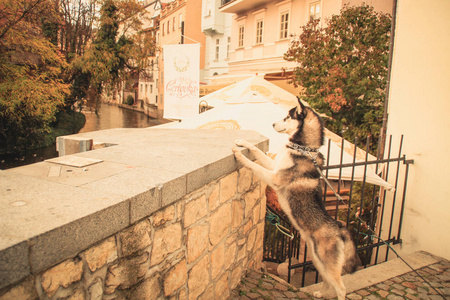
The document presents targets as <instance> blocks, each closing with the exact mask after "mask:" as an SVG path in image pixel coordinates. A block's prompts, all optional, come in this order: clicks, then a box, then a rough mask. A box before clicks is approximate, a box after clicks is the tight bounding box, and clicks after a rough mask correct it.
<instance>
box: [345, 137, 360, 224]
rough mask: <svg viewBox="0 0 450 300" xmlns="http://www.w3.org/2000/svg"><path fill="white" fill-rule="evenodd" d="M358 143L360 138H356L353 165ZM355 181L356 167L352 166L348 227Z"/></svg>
mask: <svg viewBox="0 0 450 300" xmlns="http://www.w3.org/2000/svg"><path fill="white" fill-rule="evenodd" d="M357 142H358V138H355V144H354V150H353V163H355V162H356V150H357V147H356V143H357ZM354 179H355V166H354V165H353V166H352V179H351V180H350V193H349V197H348V210H347V227H348V225H349V224H350V211H352V196H353V183H354Z"/></svg>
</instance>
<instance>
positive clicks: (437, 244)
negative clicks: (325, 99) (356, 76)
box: [387, 0, 450, 259]
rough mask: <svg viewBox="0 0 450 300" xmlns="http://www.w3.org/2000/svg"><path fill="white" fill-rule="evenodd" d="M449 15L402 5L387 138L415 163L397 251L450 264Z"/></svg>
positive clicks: (427, 6)
mask: <svg viewBox="0 0 450 300" xmlns="http://www.w3.org/2000/svg"><path fill="white" fill-rule="evenodd" d="M449 13H450V2H449V1H446V0H436V1H432V2H429V1H426V0H399V1H398V5H397V16H396V28H395V41H394V51H393V61H392V72H391V74H392V75H391V78H390V92H389V102H388V103H389V108H388V113H389V115H388V123H387V130H388V136H389V135H392V136H393V140H399V139H400V137H401V136H403V140H404V142H403V152H404V153H405V154H406V155H407V157H408V158H409V159H413V160H414V164H413V165H412V166H411V168H410V176H409V178H408V190H407V194H406V203H405V210H404V211H405V215H404V223H403V227H402V239H403V244H402V249H399V251H400V250H401V251H402V252H406V253H411V252H414V251H418V250H423V251H427V252H430V253H433V254H434V255H438V256H442V257H444V258H446V259H450V239H449V238H448V236H447V234H446V232H447V229H446V228H449V227H450V218H449V209H450V207H449V206H450V205H449V201H448V195H449V193H450V188H449V184H448V182H447V179H448V173H447V172H448V170H449V168H450V159H449V149H450V138H449V136H450V135H449V132H448V131H449V130H450V119H449V117H448V112H449V110H450V102H449V101H448V99H449V97H450V85H449V84H448V82H449V81H450V78H449V74H448V70H449V68H450V56H449V52H450V39H448V37H449V36H450V19H449V18H448V15H449ZM444 37H447V38H444ZM412 49H414V50H412ZM402 167H404V166H402Z"/></svg>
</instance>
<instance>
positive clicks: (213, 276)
mask: <svg viewBox="0 0 450 300" xmlns="http://www.w3.org/2000/svg"><path fill="white" fill-rule="evenodd" d="M187 133H189V134H192V136H193V137H194V136H196V137H197V139H194V140H195V142H196V143H199V142H201V139H205V135H204V134H203V136H202V135H201V134H199V133H198V132H197V131H187V132H183V134H182V135H180V137H182V138H183V139H185V138H186V134H187ZM208 134H211V133H208ZM217 134H219V135H220V132H219V131H217ZM225 135H226V138H225V139H224V138H223V136H221V137H220V136H219V137H217V140H221V141H224V140H225V144H226V145H220V147H222V148H223V149H225V147H227V148H228V151H229V152H225V151H223V153H226V155H225V157H220V156H219V157H217V155H216V158H217V161H218V166H221V167H220V168H221V170H222V172H221V173H222V174H221V175H217V174H220V172H219V171H218V170H215V171H213V172H211V173H210V176H209V180H206V179H205V178H196V179H195V180H192V182H207V183H206V184H203V185H201V186H200V187H198V188H196V189H194V190H192V191H189V190H190V188H189V187H188V185H189V184H188V185H186V183H184V190H185V194H184V195H183V196H181V197H179V198H177V199H173V200H169V198H168V199H167V200H166V201H164V199H163V197H164V196H163V194H164V193H166V195H179V194H180V191H179V185H177V184H176V183H179V182H180V181H181V180H180V179H178V178H175V179H174V178H172V177H170V182H169V184H168V185H166V184H164V183H158V185H157V187H156V190H154V189H151V186H150V187H146V188H147V189H149V188H150V189H149V190H150V191H151V192H150V194H148V196H147V197H143V198H142V196H141V198H139V197H138V196H139V195H142V194H143V193H144V194H146V193H149V192H146V191H142V190H139V192H137V193H136V194H137V195H136V194H131V195H127V196H128V197H130V198H131V199H137V198H138V199H139V204H140V205H139V206H137V207H142V210H147V213H146V212H145V211H140V212H130V211H128V215H127V217H128V222H129V225H128V226H123V227H122V228H120V229H119V230H116V231H115V232H113V233H112V234H108V235H106V236H104V237H102V238H100V239H98V240H97V241H95V242H93V243H91V244H90V245H88V246H87V247H84V248H83V249H81V250H77V251H76V252H74V251H72V253H73V254H72V255H65V257H64V258H62V259H59V260H58V261H57V262H55V263H52V264H51V265H48V266H45V265H44V264H43V263H42V264H40V265H39V266H40V268H39V269H36V268H35V267H33V264H29V265H28V266H26V265H25V266H24V267H21V268H24V271H22V273H20V274H19V275H18V276H16V277H14V278H16V279H14V278H11V277H8V276H7V274H5V273H6V272H4V271H3V270H4V269H5V268H7V267H8V262H4V261H3V258H4V257H8V256H12V257H14V255H13V254H12V253H11V250H10V249H11V247H10V248H7V249H5V250H3V251H2V252H1V253H0V278H2V279H5V280H9V281H10V282H9V283H7V284H6V285H5V283H4V282H3V283H2V284H3V285H5V286H3V287H2V289H1V290H0V300H6V299H208V300H209V299H229V298H230V297H231V292H232V290H233V289H234V288H235V287H236V286H237V285H238V284H239V282H240V280H241V278H242V277H243V276H245V274H246V272H247V270H259V269H260V268H261V264H262V256H263V236H264V215H265V205H266V199H265V193H264V191H265V185H264V184H263V183H262V182H261V181H260V180H259V179H258V178H256V177H254V176H253V174H252V173H251V172H249V170H246V169H238V168H237V165H236V164H235V162H234V160H230V158H232V153H231V146H232V141H233V140H234V139H236V138H245V134H244V133H239V135H241V136H240V137H237V136H233V134H231V135H230V133H225ZM234 135H236V134H234ZM242 135H244V136H242ZM247 135H249V136H248V137H247V138H248V139H252V138H253V140H254V141H255V144H257V145H259V147H261V148H263V150H266V149H264V148H265V147H267V141H266V140H264V139H263V138H261V137H260V136H256V138H255V136H254V135H253V136H252V135H251V134H249V133H247ZM198 138H200V141H199V140H198ZM108 142H109V141H108ZM113 142H117V140H116V141H113ZM118 144H119V145H120V142H119V143H118ZM111 148H114V147H111ZM105 150H108V149H107V148H106V149H102V151H105ZM206 150H208V151H209V152H211V149H206ZM115 151H117V149H116V150H115ZM208 151H206V152H205V153H207V152H208ZM95 152H96V151H91V152H85V153H83V155H85V154H86V155H89V153H91V154H92V156H93V157H95V158H97V159H98V158H99V157H98V155H95ZM197 155H198V154H197ZM205 155H207V154H205ZM92 156H91V157H92ZM104 157H106V156H104ZM197 157H198V156H197ZM100 159H101V158H100ZM167 159H170V157H168V158H167ZM202 159H203V161H206V158H205V157H204V156H203V157H202ZM223 161H226V162H227V164H230V163H231V164H232V166H231V167H230V166H224V165H223ZM116 163H117V162H116ZM191 163H192V161H191ZM159 164H161V162H159ZM194 165H195V163H194ZM205 165H206V166H202V165H201V164H200V168H203V167H207V168H208V169H210V168H211V167H214V164H213V163H212V162H208V163H206V164H205ZM144 168H145V166H144ZM183 168H185V170H184V171H183V173H184V172H186V173H187V174H204V172H198V168H199V166H198V165H197V166H195V167H194V168H193V169H192V170H189V169H187V167H186V166H183ZM141 171H142V170H141ZM15 172H16V173H18V171H17V170H16V171H15ZM180 173H182V172H180ZM140 174H142V173H140ZM0 175H3V174H2V173H0ZM119 175H120V174H119ZM197 176H198V175H197ZM96 178H97V177H96ZM118 178H121V179H123V177H121V176H119V177H118ZM107 180H108V181H109V182H113V180H112V179H111V178H110V177H107ZM77 181H79V178H77ZM100 181H101V180H100ZM186 181H189V176H187V177H185V182H186ZM126 182H127V183H128V184H131V183H130V182H131V181H126ZM174 182H175V183H174ZM121 183H123V180H122V181H116V182H115V184H116V186H115V187H114V188H113V189H112V191H109V192H110V193H112V194H113V195H112V196H114V195H115V193H114V190H115V189H117V188H118V186H119V185H120V184H121ZM138 183H140V184H141V181H139V180H138ZM99 184H100V183H99V182H98V180H94V181H91V182H88V183H84V184H83V186H84V188H86V187H87V186H91V185H92V186H96V187H97V188H98V187H99ZM165 186H168V187H170V188H174V189H175V192H172V191H170V190H169V189H167V188H166V189H165ZM0 188H1V187H0ZM124 189H125V190H126V191H125V193H130V192H129V191H130V190H134V189H137V188H134V187H130V186H126V187H124ZM152 197H159V199H160V200H159V205H154V206H155V207H156V208H153V209H150V210H149V208H148V207H149V206H151V205H150V203H144V201H143V199H146V200H147V201H152V199H153V198H152ZM130 198H127V199H128V200H127V203H129V207H132V205H133V203H134V202H133V201H130V200H129V199H130ZM163 203H167V204H165V205H164V204H163ZM119 204H120V203H119ZM116 205H117V203H116ZM119 206H120V205H119ZM119 211H120V212H121V209H119ZM142 215H145V216H144V217H142ZM136 216H141V217H140V218H139V219H137V220H135V219H136V218H137V217H136ZM89 224H92V225H93V226H91V227H89V228H85V227H77V226H72V227H69V228H70V229H72V228H75V229H76V228H78V229H84V230H92V231H95V230H103V229H102V227H100V228H96V227H95V223H89ZM102 226H103V225H102ZM114 227H115V228H117V225H114ZM105 231H106V232H108V230H105ZM66 233H67V234H68V235H69V236H71V237H73V238H74V239H76V238H77V237H76V236H78V235H82V234H84V233H83V231H79V232H77V231H76V230H75V231H70V232H69V231H67V232H66ZM5 235H6V234H5ZM44 235H45V234H44ZM98 236H101V235H98ZM46 241H48V242H50V243H52V241H50V240H49V239H46ZM65 241H66V239H64V238H63V239H57V240H55V241H53V247H60V246H61V247H63V248H64V247H68V246H67V245H60V244H59V243H65ZM19 246H20V244H19ZM19 246H16V247H19ZM31 246H32V245H31ZM25 247H27V246H25ZM28 247H30V243H29V242H28ZM74 248H75V249H79V247H74ZM28 249H29V250H28V252H30V251H31V252H32V248H28ZM70 252H71V251H68V252H65V253H70ZM19 254H20V253H19V252H16V255H19ZM36 255H37V254H36ZM40 255H43V256H44V257H45V253H43V254H40ZM44 260H45V261H49V262H50V261H52V258H47V259H44ZM19 261H20V260H19ZM53 261H54V260H53ZM19 266H21V265H19ZM27 269H28V271H27ZM34 269H35V270H36V271H34Z"/></svg>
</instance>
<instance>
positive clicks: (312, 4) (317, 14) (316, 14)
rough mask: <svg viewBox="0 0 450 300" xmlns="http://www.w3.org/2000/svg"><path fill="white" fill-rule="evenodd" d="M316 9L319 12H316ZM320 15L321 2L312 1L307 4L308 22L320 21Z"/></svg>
mask: <svg viewBox="0 0 450 300" xmlns="http://www.w3.org/2000/svg"><path fill="white" fill-rule="evenodd" d="M317 7H319V12H317V11H316V8H317ZM311 8H314V13H313V15H312V14H311ZM321 14H322V4H321V1H312V2H310V3H309V4H308V21H311V20H317V19H320V16H321Z"/></svg>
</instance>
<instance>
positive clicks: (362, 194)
mask: <svg viewBox="0 0 450 300" xmlns="http://www.w3.org/2000/svg"><path fill="white" fill-rule="evenodd" d="M366 143H367V144H366V157H365V162H366V163H367V159H368V155H369V143H370V136H368V137H367V139H366ZM366 174H367V164H365V165H364V176H363V178H364V179H363V181H362V186H361V201H360V202H359V219H361V216H362V211H363V204H364V189H365V187H366ZM359 219H358V227H357V228H358V229H357V231H356V241H357V243H358V244H359V235H360V229H361V221H360V220H359ZM366 253H367V252H366ZM365 267H367V263H366V262H365V261H364V268H365Z"/></svg>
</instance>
